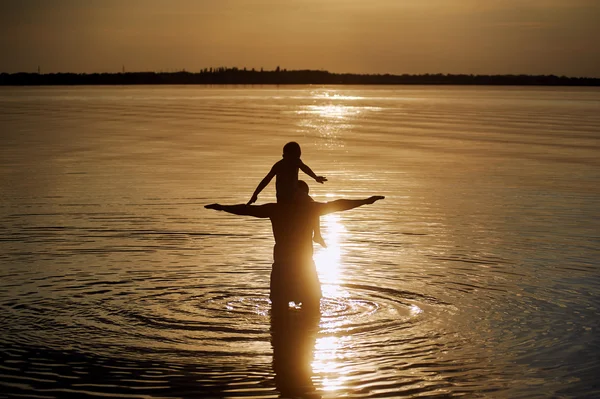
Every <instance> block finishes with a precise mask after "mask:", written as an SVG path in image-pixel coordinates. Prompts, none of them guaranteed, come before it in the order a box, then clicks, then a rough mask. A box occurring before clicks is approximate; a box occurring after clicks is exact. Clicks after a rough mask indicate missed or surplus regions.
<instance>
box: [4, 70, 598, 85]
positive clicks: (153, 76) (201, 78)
mask: <svg viewBox="0 0 600 399" xmlns="http://www.w3.org/2000/svg"><path fill="white" fill-rule="evenodd" d="M139 85H270V86H278V85H286V86H288V85H348V86H352V85H377V86H382V85H392V86H401V85H404V86H414V85H436V86H572V87H577V86H579V87H582V86H583V87H598V86H600V78H588V77H567V76H555V75H466V74H422V75H408V74H403V75H391V74H384V75H380V74H377V75H362V74H338V73H330V72H327V71H313V70H306V71H286V70H274V71H255V70H245V69H237V68H230V69H227V68H218V69H214V70H213V69H205V70H201V71H200V72H193V73H192V72H187V71H181V72H118V73H48V74H41V73H26V72H17V73H11V74H9V73H0V86H139Z"/></svg>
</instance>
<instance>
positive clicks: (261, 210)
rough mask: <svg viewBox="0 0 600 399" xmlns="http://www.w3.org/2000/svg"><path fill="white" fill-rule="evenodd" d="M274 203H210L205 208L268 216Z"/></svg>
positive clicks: (243, 214) (242, 214)
mask: <svg viewBox="0 0 600 399" xmlns="http://www.w3.org/2000/svg"><path fill="white" fill-rule="evenodd" d="M273 205H275V204H264V205H244V204H239V205H221V204H210V205H205V206H204V207H205V208H206V209H214V210H215V211H223V212H227V213H232V214H234V215H240V216H254V217H255V218H268V217H269V216H271V212H272V209H273Z"/></svg>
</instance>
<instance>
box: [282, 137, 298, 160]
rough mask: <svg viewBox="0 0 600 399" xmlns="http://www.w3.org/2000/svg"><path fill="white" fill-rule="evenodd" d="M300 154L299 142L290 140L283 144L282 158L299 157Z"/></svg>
mask: <svg viewBox="0 0 600 399" xmlns="http://www.w3.org/2000/svg"><path fill="white" fill-rule="evenodd" d="M300 155H302V151H301V150H300V144H298V143H296V142H295V141H290V142H289V143H287V144H286V145H284V146H283V157H284V158H296V159H300Z"/></svg>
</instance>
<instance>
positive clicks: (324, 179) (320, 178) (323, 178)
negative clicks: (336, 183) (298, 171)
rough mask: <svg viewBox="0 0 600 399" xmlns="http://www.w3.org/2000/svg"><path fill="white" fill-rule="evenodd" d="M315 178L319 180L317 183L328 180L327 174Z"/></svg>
mask: <svg viewBox="0 0 600 399" xmlns="http://www.w3.org/2000/svg"><path fill="white" fill-rule="evenodd" d="M315 180H316V181H317V183H321V184H323V183H325V182H326V181H327V178H326V177H325V176H317V177H316V178H315Z"/></svg>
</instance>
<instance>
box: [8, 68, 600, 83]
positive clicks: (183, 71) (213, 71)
mask: <svg viewBox="0 0 600 399" xmlns="http://www.w3.org/2000/svg"><path fill="white" fill-rule="evenodd" d="M223 72H242V73H291V72H304V73H307V72H311V73H322V74H329V75H334V76H335V75H338V76H356V77H361V76H364V77H368V76H381V77H423V76H440V77H441V76H446V77H452V76H463V77H464V76H469V77H503V76H504V77H556V78H560V79H594V80H598V79H600V77H593V76H573V75H564V74H563V75H557V74H554V73H551V74H531V73H446V72H436V73H431V72H422V73H390V72H384V73H357V72H331V71H328V70H326V69H285V68H280V67H277V68H275V69H271V70H267V69H264V68H260V69H257V68H247V67H242V68H239V67H223V66H221V67H208V68H201V69H199V70H195V71H191V70H187V69H186V68H183V69H179V70H175V69H173V70H158V71H156V70H135V71H126V70H125V68H124V67H123V70H122V71H118V72H69V71H60V72H44V73H42V72H41V71H40V67H38V70H37V71H34V72H26V71H19V72H4V71H2V72H0V75H24V74H26V75H41V76H48V75H127V74H217V73H223Z"/></svg>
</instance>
